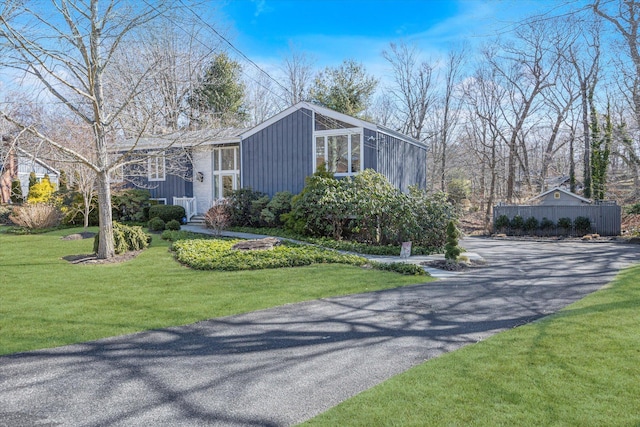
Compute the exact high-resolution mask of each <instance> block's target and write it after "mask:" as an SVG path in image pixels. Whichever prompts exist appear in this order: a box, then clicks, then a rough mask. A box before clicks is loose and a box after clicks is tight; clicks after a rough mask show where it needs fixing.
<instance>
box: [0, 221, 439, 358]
mask: <svg viewBox="0 0 640 427" xmlns="http://www.w3.org/2000/svg"><path fill="white" fill-rule="evenodd" d="M78 231H81V229H67V230H57V231H54V232H50V233H46V234H38V235H24V236H17V235H11V234H0V271H2V274H0V295H1V298H0V354H10V353H14V352H20V351H26V350H33V349H39V348H49V347H54V346H59V345H64V344H70V343H76V342H82V341H88V340H94V339H98V338H103V337H107V336H114V335H121V334H125V333H131V332H135V331H141V330H148V329H155V328H162V327H167V326H175V325H184V324H189V323H193V322H196V321H199V320H203V319H209V318H214V317H220V316H226V315H231V314H237V313H244V312H249V311H255V310H260V309H264V308H268V307H274V306H278V305H282V304H287V303H293V302H299V301H305V300H313V299H318V298H324V297H329V296H336V295H347V294H353V293H359V292H368V291H374V290H379V289H388V288H394V287H398V286H404V285H409V284H414V283H420V282H426V281H429V280H432V279H430V278H428V277H416V276H402V275H399V274H395V273H388V272H382V271H377V270H366V269H362V268H360V267H354V266H348V265H338V264H322V265H311V266H307V267H297V268H281V269H273V270H255V271H239V272H213V271H195V270H191V269H189V268H186V267H184V266H182V265H180V264H179V263H178V262H177V261H175V260H174V259H173V257H172V255H171V254H170V253H169V251H168V242H165V241H162V240H161V239H160V238H159V236H154V240H153V242H152V244H151V247H150V248H148V249H147V250H145V251H144V252H143V253H141V254H140V255H139V256H138V257H136V258H135V259H133V260H131V261H128V262H125V263H121V264H108V265H74V264H70V263H68V262H66V261H64V260H62V259H61V258H62V257H63V256H67V255H77V254H86V253H90V252H91V251H92V246H93V239H86V240H79V241H62V240H61V239H60V237H61V236H64V235H67V234H71V233H74V232H78ZM93 231H95V229H94V230H93Z"/></svg>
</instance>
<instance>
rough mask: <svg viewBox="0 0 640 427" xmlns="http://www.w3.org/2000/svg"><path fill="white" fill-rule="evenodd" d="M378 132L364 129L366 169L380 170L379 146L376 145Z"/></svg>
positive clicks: (364, 165)
mask: <svg viewBox="0 0 640 427" xmlns="http://www.w3.org/2000/svg"><path fill="white" fill-rule="evenodd" d="M376 137H377V135H376V131H373V130H371V129H367V128H364V135H363V138H364V141H363V144H364V163H363V167H364V168H365V169H373V170H376V171H377V170H378V146H377V143H376Z"/></svg>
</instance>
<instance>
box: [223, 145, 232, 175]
mask: <svg viewBox="0 0 640 427" xmlns="http://www.w3.org/2000/svg"><path fill="white" fill-rule="evenodd" d="M221 151H222V153H221V154H222V169H221V170H223V171H232V170H235V167H234V161H233V160H234V159H233V158H234V152H235V149H233V148H224V149H222V150H221Z"/></svg>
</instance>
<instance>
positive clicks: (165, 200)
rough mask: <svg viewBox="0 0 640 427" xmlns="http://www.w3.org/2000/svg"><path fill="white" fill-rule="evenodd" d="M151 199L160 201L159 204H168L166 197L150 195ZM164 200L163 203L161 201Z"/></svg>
mask: <svg viewBox="0 0 640 427" xmlns="http://www.w3.org/2000/svg"><path fill="white" fill-rule="evenodd" d="M149 200H155V201H156V202H158V204H159V205H166V204H167V198H166V197H157V198H154V197H150V198H149ZM160 202H163V203H160Z"/></svg>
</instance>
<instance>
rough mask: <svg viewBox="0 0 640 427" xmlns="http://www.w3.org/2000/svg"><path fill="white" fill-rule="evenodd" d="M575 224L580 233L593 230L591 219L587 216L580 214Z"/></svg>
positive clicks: (574, 221)
mask: <svg viewBox="0 0 640 427" xmlns="http://www.w3.org/2000/svg"><path fill="white" fill-rule="evenodd" d="M573 226H574V227H575V229H576V232H578V233H580V234H584V233H588V232H590V231H591V220H590V219H589V218H588V217H586V216H579V217H576V219H575V220H573Z"/></svg>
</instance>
